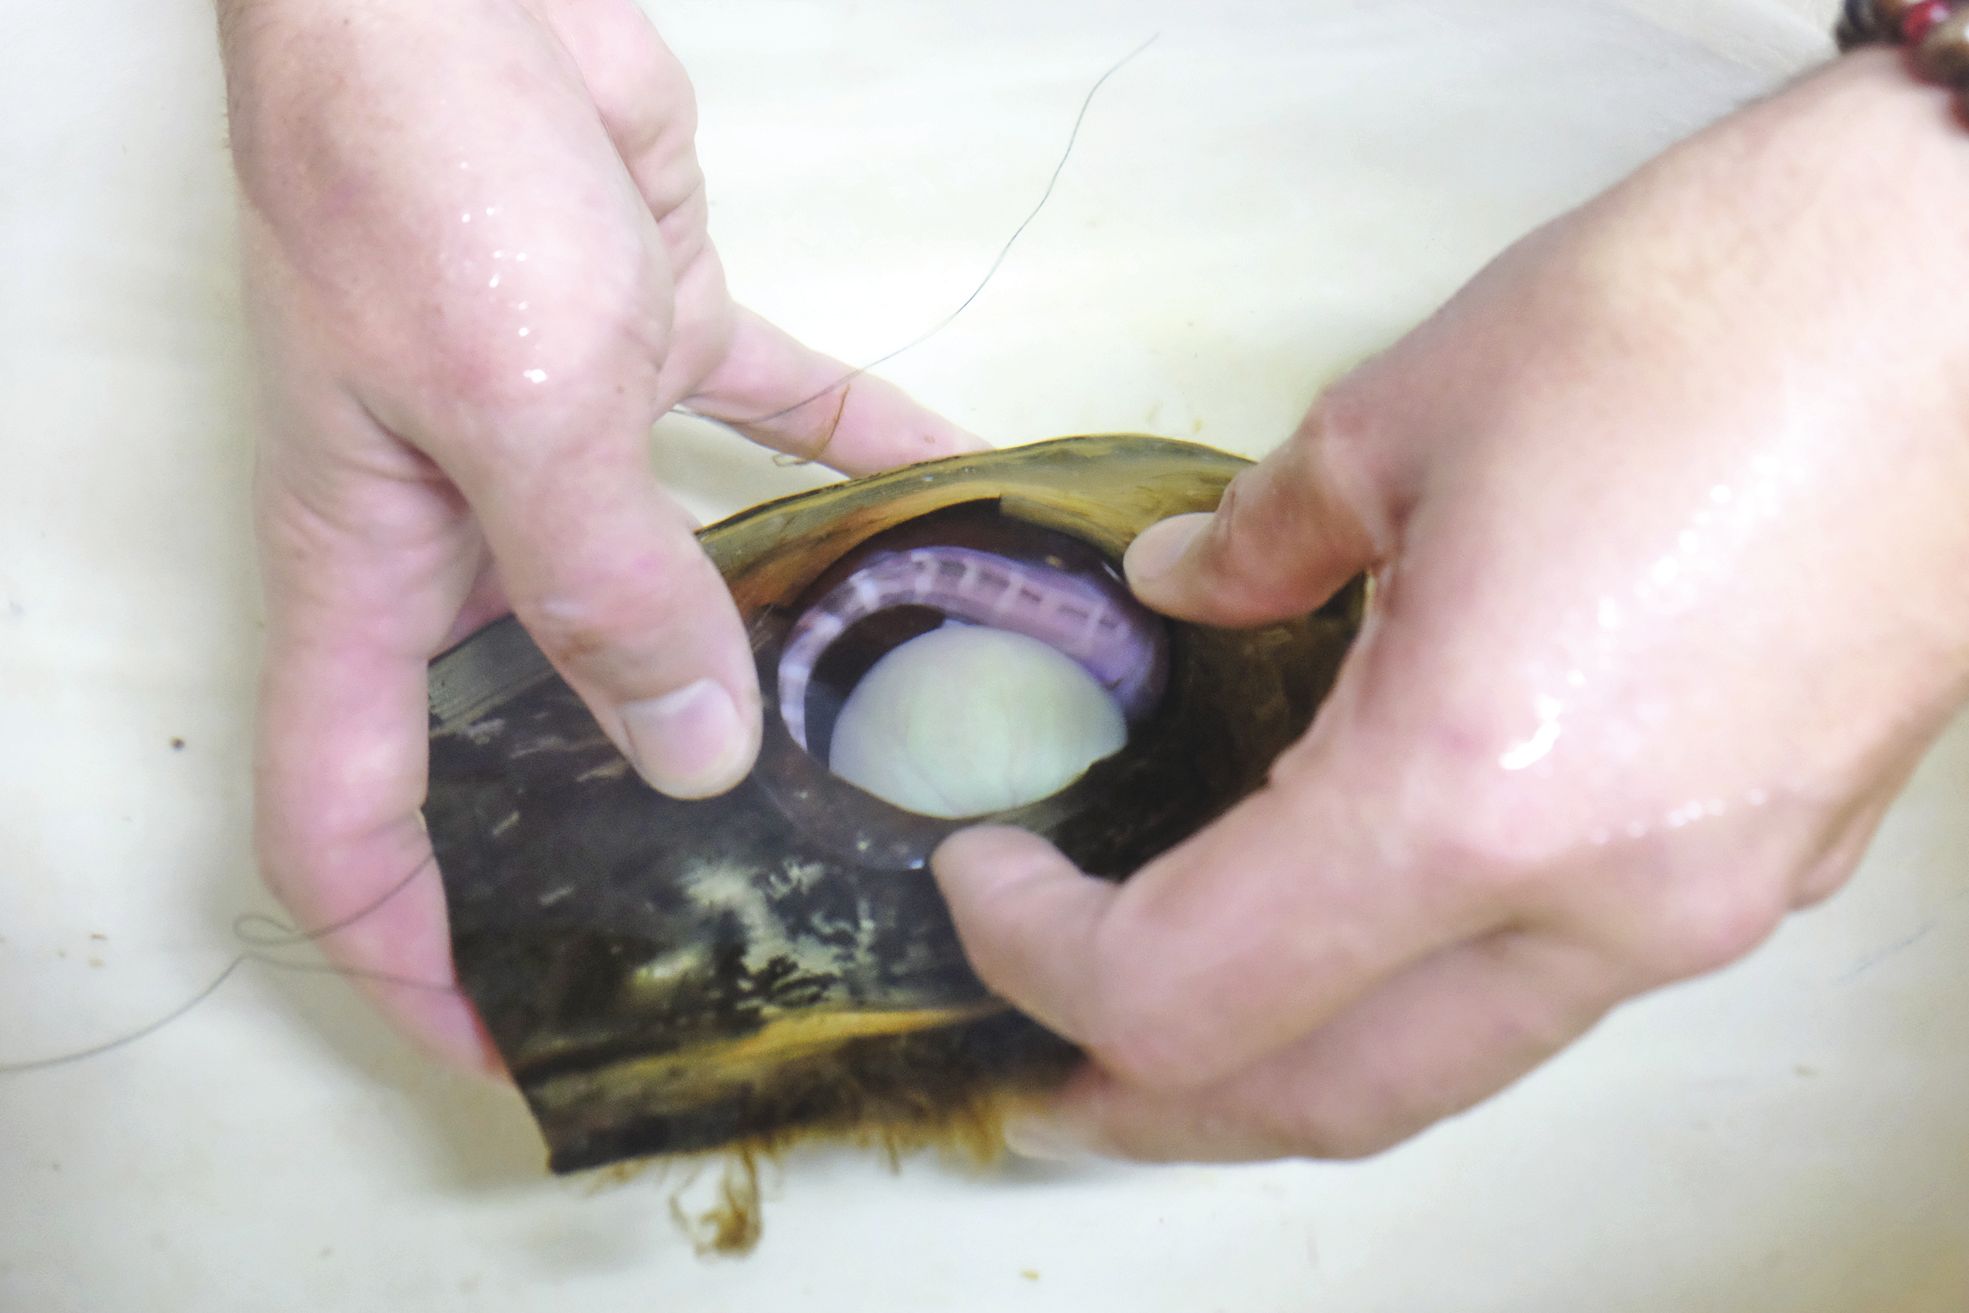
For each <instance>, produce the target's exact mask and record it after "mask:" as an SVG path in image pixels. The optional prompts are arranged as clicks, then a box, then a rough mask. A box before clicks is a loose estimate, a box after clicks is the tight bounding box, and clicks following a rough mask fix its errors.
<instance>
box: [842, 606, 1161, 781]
mask: <svg viewBox="0 0 1969 1313" xmlns="http://www.w3.org/2000/svg"><path fill="white" fill-rule="evenodd" d="M1127 736H1128V730H1127V726H1126V724H1125V722H1124V721H1123V720H1122V715H1121V709H1120V708H1119V707H1118V706H1117V705H1116V704H1115V701H1114V699H1113V698H1112V697H1110V696H1109V695H1108V692H1107V690H1106V689H1104V688H1102V687H1101V685H1100V684H1099V683H1098V682H1097V681H1096V680H1095V679H1094V677H1093V676H1092V675H1090V674H1088V673H1087V672H1086V671H1085V670H1084V669H1082V668H1081V667H1080V665H1079V664H1078V663H1077V662H1075V661H1074V660H1073V659H1072V658H1071V657H1066V656H1062V655H1061V654H1060V653H1058V652H1056V651H1054V650H1053V649H1052V648H1050V647H1048V646H1047V645H1046V644H1044V643H1042V642H1040V641H1039V640H1037V639H1033V638H1027V637H1026V636H1025V635H1023V634H1015V633H1012V632H1010V631H1009V630H1003V629H990V628H985V627H982V626H973V625H946V626H944V627H943V628H942V629H937V630H933V631H931V632H930V633H927V634H923V635H921V636H920V637H917V638H913V639H911V640H910V641H909V642H907V643H904V644H902V645H901V646H899V647H897V648H896V649H895V650H894V651H892V652H890V653H888V654H887V655H886V656H884V657H883V658H882V659H881V660H880V661H877V662H876V663H875V665H874V666H873V667H871V668H870V670H869V671H868V673H867V674H866V675H864V676H863V677H862V679H861V682H859V683H858V684H856V685H855V688H854V691H853V692H852V693H850V694H849V695H848V700H847V702H846V704H845V705H844V706H843V707H842V708H841V714H840V718H839V719H838V720H836V721H835V724H834V740H833V745H832V747H831V748H830V750H829V754H828V766H829V768H830V769H831V770H833V772H834V773H835V774H836V775H839V776H840V777H841V778H842V779H844V780H847V781H848V782H849V783H850V784H853V785H855V786H856V787H858V788H861V789H865V790H866V791H868V792H869V793H872V794H874V795H875V796H876V797H878V798H881V799H882V800H883V801H885V802H889V803H892V804H894V805H895V806H897V807H901V808H903V809H904V810H906V811H913V812H918V813H920V814H922V815H925V816H942V817H958V816H977V815H982V814H983V813H986V812H994V811H1003V810H1005V809H1007V808H1011V807H1020V806H1023V805H1025V804H1026V803H1029V802H1037V801H1038V800H1039V799H1041V798H1045V797H1048V796H1050V795H1052V794H1055V793H1058V792H1059V791H1060V790H1061V789H1063V788H1065V787H1066V786H1067V785H1069V784H1071V783H1073V781H1075V780H1076V779H1079V778H1080V776H1081V775H1082V774H1083V773H1085V771H1086V770H1087V768H1088V767H1089V766H1091V765H1093V764H1094V763H1095V762H1097V761H1099V760H1100V759H1101V758H1103V757H1105V756H1108V755H1109V754H1110V753H1113V752H1115V751H1117V750H1118V749H1119V748H1120V747H1121V745H1122V744H1123V743H1124V742H1125V741H1126V739H1127Z"/></svg>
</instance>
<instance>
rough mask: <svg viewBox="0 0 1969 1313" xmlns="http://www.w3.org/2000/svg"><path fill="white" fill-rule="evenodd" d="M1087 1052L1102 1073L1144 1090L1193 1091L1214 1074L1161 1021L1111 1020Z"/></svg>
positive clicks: (1176, 1034) (1143, 1019)
mask: <svg viewBox="0 0 1969 1313" xmlns="http://www.w3.org/2000/svg"><path fill="white" fill-rule="evenodd" d="M1087 1048H1088V1052H1089V1053H1090V1054H1091V1055H1092V1056H1093V1058H1094V1060H1095V1061H1096V1062H1097V1063H1099V1064H1100V1066H1101V1067H1102V1069H1104V1070H1106V1071H1107V1072H1109V1073H1111V1074H1112V1075H1114V1076H1116V1077H1119V1078H1120V1079H1121V1080H1122V1081H1124V1082H1126V1083H1127V1084H1129V1085H1133V1086H1137V1087H1139V1088H1142V1089H1148V1090H1182V1089H1193V1088H1195V1087H1197V1086H1199V1085H1202V1084H1205V1083H1207V1082H1208V1079H1209V1076H1210V1074H1211V1073H1210V1072H1209V1071H1208V1070H1207V1069H1206V1067H1205V1065H1204V1063H1203V1062H1202V1061H1201V1060H1200V1057H1199V1055H1198V1054H1197V1053H1196V1052H1195V1050H1194V1048H1193V1047H1192V1045H1191V1044H1190V1043H1189V1042H1188V1041H1187V1040H1186V1039H1185V1038H1184V1037H1183V1036H1182V1035H1181V1034H1180V1033H1179V1032H1177V1031H1176V1030H1174V1029H1173V1028H1172V1027H1170V1026H1168V1025H1166V1024H1163V1023H1162V1021H1161V1020H1160V1019H1159V1018H1124V1019H1121V1020H1118V1021H1116V1020H1110V1021H1108V1022H1107V1023H1105V1024H1104V1025H1103V1026H1102V1027H1101V1028H1100V1029H1098V1030H1097V1031H1096V1032H1095V1033H1094V1035H1093V1037H1092V1038H1091V1039H1090V1040H1089V1041H1088V1045H1087Z"/></svg>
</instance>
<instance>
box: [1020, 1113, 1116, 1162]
mask: <svg viewBox="0 0 1969 1313" xmlns="http://www.w3.org/2000/svg"><path fill="white" fill-rule="evenodd" d="M1005 1147H1006V1148H1008V1149H1010V1150H1011V1151H1012V1152H1013V1153H1015V1154H1017V1155H1019V1157H1021V1158H1035V1159H1038V1160H1039V1161H1041V1162H1049V1163H1078V1162H1088V1161H1091V1160H1092V1159H1093V1158H1094V1156H1095V1155H1094V1152H1093V1151H1092V1150H1091V1149H1089V1148H1088V1147H1087V1144H1086V1142H1085V1141H1084V1140H1082V1139H1081V1138H1080V1137H1079V1136H1078V1135H1076V1134H1075V1133H1074V1132H1073V1129H1072V1128H1071V1127H1068V1126H1064V1125H1062V1124H1061V1123H1060V1122H1058V1121H1055V1120H1054V1119H1052V1118H1050V1117H1036V1116H1031V1115H1025V1116H1017V1117H1013V1118H1011V1119H1010V1120H1009V1121H1007V1122H1006V1123H1005Z"/></svg>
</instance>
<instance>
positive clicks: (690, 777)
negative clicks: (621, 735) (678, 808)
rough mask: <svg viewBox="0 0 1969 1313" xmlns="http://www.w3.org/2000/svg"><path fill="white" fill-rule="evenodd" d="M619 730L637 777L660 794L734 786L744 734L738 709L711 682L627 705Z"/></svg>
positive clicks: (706, 792) (701, 793) (689, 794)
mask: <svg viewBox="0 0 1969 1313" xmlns="http://www.w3.org/2000/svg"><path fill="white" fill-rule="evenodd" d="M622 727H623V729H624V730H625V731H626V732H627V733H628V736H629V755H630V759H631V760H632V761H633V762H634V763H635V766H636V772H637V774H639V775H641V776H642V777H643V779H645V780H646V781H648V782H649V785H650V787H651V788H653V789H656V790H658V791H659V792H662V793H667V794H669V795H670V796H671V797H673V798H706V797H710V796H711V795H712V794H715V793H722V792H724V791H725V790H726V789H728V788H730V787H731V786H732V785H734V784H736V783H738V779H739V776H740V774H741V772H742V768H743V766H744V762H745V754H746V748H747V738H748V736H747V735H746V732H745V726H744V723H743V722H742V721H740V720H739V716H738V705H737V704H736V703H735V702H733V701H732V695H731V694H730V693H727V692H726V691H725V687H724V685H722V684H720V683H719V682H718V681H717V680H715V679H700V680H698V681H697V682H696V683H693V684H686V685H684V686H683V687H682V688H680V689H678V690H677V691H676V692H674V693H665V694H664V695H663V696H662V697H656V698H648V699H646V700H644V701H642V702H631V703H629V704H628V705H627V706H625V707H623V708H622Z"/></svg>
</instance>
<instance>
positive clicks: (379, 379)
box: [221, 0, 977, 1062]
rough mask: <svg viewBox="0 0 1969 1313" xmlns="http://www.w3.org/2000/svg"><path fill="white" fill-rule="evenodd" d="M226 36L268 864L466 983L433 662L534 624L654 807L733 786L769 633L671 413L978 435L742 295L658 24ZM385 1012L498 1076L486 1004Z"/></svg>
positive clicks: (232, 15) (385, 952)
mask: <svg viewBox="0 0 1969 1313" xmlns="http://www.w3.org/2000/svg"><path fill="white" fill-rule="evenodd" d="M221 29H222V36H223V44H224V49H225V55H226V63H227V73H228V83H229V91H230V96H229V101H230V108H231V121H232V141H233V150H234V154H235V158H236V161H237V165H238V170H239V175H240V180H241V184H242V190H243V194H244V198H245V204H244V207H243V208H244V217H243V230H244V240H245V245H246V252H247V264H248V284H249V291H250V294H251V300H252V302H253V307H254V311H255V319H256V328H257V330H258V335H259V340H260V343H261V346H262V349H263V352H264V355H265V372H266V376H267V379H268V381H269V391H270V393H271V401H272V424H271V427H270V430H269V432H268V435H267V439H266V441H265V443H264V444H263V448H262V452H261V458H260V470H259V484H258V503H259V527H260V538H261V543H262V548H263V568H264V573H265V585H266V596H267V626H266V628H267V636H266V653H265V676H264V686H263V694H262V703H261V718H260V727H261V728H260V748H259V764H258V772H259V775H258V830H259V844H260V850H261V857H262V860H263V863H264V867H265V870H266V872H267V874H268V877H269V880H270V881H271V883H272V884H273V886H274V888H275V890H276V891H277V892H278V893H279V894H280V896H281V897H282V899H283V900H284V901H285V902H287V904H288V905H289V906H290V907H291V908H292V909H293V910H294V912H295V913H296V914H297V916H298V917H299V918H300V919H301V921H302V923H303V925H305V926H326V925H332V924H335V923H337V922H340V921H342V920H344V919H346V918H349V917H351V916H354V915H355V914H356V913H358V912H362V913H363V915H361V916H359V917H357V918H356V919H355V920H354V921H353V923H352V924H349V925H348V926H347V927H346V928H343V929H339V930H337V931H335V932H334V933H333V934H331V935H328V936H326V937H325V938H324V940H323V947H324V948H326V949H327V950H328V951H329V952H330V954H331V955H332V956H333V957H334V958H335V959H336V960H337V961H338V962H340V963H341V964H343V965H345V966H349V967H355V968H361V969H365V970H368V971H372V972H381V973H385V974H388V975H392V976H398V977H408V978H411V979H414V980H426V981H430V982H447V981H450V980H451V979H452V975H451V966H450V949H449V943H448V938H447V935H446V931H445V919H444V903H443V893H442V889H441V887H440V884H439V882H438V880H437V879H436V878H435V875H434V872H433V870H432V868H431V849H430V843H429V841H428V839H427V838H426V836H425V833H424V830H423V827H422V825H421V823H420V820H419V808H420V806H421V805H422V802H423V799H424V793H425V783H426V770H427V763H426V749H425V736H426V723H427V722H426V709H425V683H424V670H425V663H426V662H427V660H428V659H429V658H430V657H431V656H433V655H434V654H436V653H437V652H438V651H440V650H442V649H443V648H444V647H446V646H447V645H448V644H449V643H451V642H452V641H455V640H456V639H457V638H459V637H462V636H463V635H464V634H465V633H467V632H469V631H470V630H471V629H473V628H475V627H477V626H478V625H479V624H481V623H483V622H484V621H486V620H488V619H490V618H492V617H494V616H496V615H498V614H500V613H501V612H502V611H503V610H504V609H506V606H507V604H508V599H510V605H511V607H512V609H513V610H514V611H515V612H516V613H517V614H518V616H519V618H520V619H521V621H522V622H523V623H524V624H525V625H526V627H527V629H528V630H529V631H530V632H531V634H532V635H533V637H534V639H535V641H536V642H537V643H539V645H540V647H541V648H542V650H543V651H544V652H545V653H546V654H547V655H548V657H550V658H551V659H552V660H553V662H554V664H555V666H556V667H557V668H558V669H559V670H560V671H561V673H562V674H563V675H565V676H566V678H567V679H568V681H569V683H571V684H572V685H573V686H574V688H575V689H576V690H578V691H579V692H580V694H581V695H582V697H583V698H584V699H585V701H586V702H587V704H588V705H589V707H590V708H591V709H592V710H593V711H594V713H595V715H596V718H597V720H598V721H599V722H600V724H601V727H602V729H603V730H604V732H606V733H607V734H608V735H609V736H610V738H612V739H613V740H614V741H615V743H616V744H617V746H619V747H620V748H621V749H622V750H623V751H624V752H625V753H626V754H628V756H629V757H630V759H631V760H632V761H634V762H635V763H636V765H637V768H638V769H639V770H640V771H641V772H642V774H643V775H644V777H645V778H646V779H648V780H649V782H650V783H651V784H653V785H654V786H656V787H657V788H660V789H662V790H664V791H665V792H668V793H673V794H676V795H679V796H698V795H704V794H711V793H716V792H719V791H721V790H723V789H725V788H727V787H729V786H730V785H731V784H733V783H735V782H736V781H737V780H738V779H740V778H742V777H743V776H744V774H745V772H746V771H747V770H748V769H749V768H750V765H751V761H752V758H753V756H754V754H755V753H756V751H757V747H758V741H759V695H758V689H757V687H756V682H755V674H754V669H753V663H752V658H751V654H750V650H749V647H748V645H747V641H746V637H745V635H744V633H743V632H742V631H741V628H740V625H739V622H738V618H737V614H736V611H735V609H734V607H733V604H732V601H731V598H730V596H729V595H728V593H727V592H726V590H725V588H724V585H723V583H722V581H721V580H720V578H719V577H718V574H717V572H716V570H715V569H714V568H713V567H712V566H711V564H710V563H709V561H708V560H707V559H706V557H705V556H704V554H703V553H702V552H701V551H700V550H699V549H698V547H697V544H696V541H695V539H694V538H693V537H692V524H691V521H690V518H689V517H688V516H687V515H686V514H685V513H684V511H683V510H681V509H680V508H679V507H678V506H677V505H676V504H675V503H674V502H672V501H671V500H670V498H669V497H667V496H666V495H665V494H664V493H663V491H662V490H661V489H660V488H659V487H658V486H657V485H656V483H655V481H654V479H653V477H652V475H651V473H650V470H649V466H648V460H647V454H648V453H647V448H646V445H645V444H646V442H647V440H648V433H649V428H650V425H651V424H652V422H653V421H655V420H656V419H657V418H658V417H659V416H661V415H663V414H664V413H665V412H666V411H668V410H669V409H671V408H672V407H673V406H677V405H679V404H684V403H688V404H689V405H690V406H691V407H692V408H693V409H695V410H696V411H698V412H700V413H702V414H705V415H707V416H710V417H712V418H722V419H725V420H727V421H731V422H733V423H734V424H735V426H736V427H738V428H739V429H740V430H741V431H742V432H744V433H745V434H746V435H747V436H749V437H751V438H753V439H755V440H756V441H759V442H762V443H765V444H767V445H769V446H772V447H776V448H778V449H780V450H782V451H786V452H790V453H794V454H796V455H801V456H812V457H816V458H818V459H821V460H823V461H825V462H826V463H827V464H829V465H831V466H833V467H835V468H836V469H840V470H843V471H848V472H862V471H868V470H874V469H879V468H883V467H886V466H891V465H896V464H901V463H905V462H908V461H913V460H919V459H925V458H930V457H936V456H942V455H947V454H950V453H952V452H955V451H959V450H966V449H970V448H972V447H974V446H976V445H977V444H976V443H975V442H974V441H973V440H972V439H970V438H969V437H968V436H967V435H965V434H964V433H962V432H960V431H959V430H957V429H955V428H954V427H952V426H951V425H950V424H948V423H946V422H945V421H943V420H940V419H938V418H937V417H936V416H934V415H932V414H930V413H928V412H927V411H924V410H923V409H921V408H920V407H918V406H916V405H915V404H914V403H912V402H910V401H909V400H908V399H907V398H905V397H904V396H903V395H902V394H901V393H899V392H897V391H896V390H895V389H893V388H890V387H888V386H886V385H884V384H881V383H878V382H875V381H873V380H869V379H858V380H856V381H855V382H854V383H853V384H852V385H844V386H842V387H839V388H833V389H830V385H831V384H833V383H834V382H835V381H836V380H837V379H839V378H840V377H841V376H842V375H843V374H844V373H845V372H846V371H845V369H844V367H843V366H842V365H840V364H839V363H838V362H836V361H832V360H829V359H827V358H825V357H823V356H820V355H817V354H815V353H813V352H811V351H809V350H807V349H806V348H804V347H802V346H800V345H799V344H798V343H796V342H794V341H793V340H792V339H791V338H789V337H787V336H786V335H785V334H784V333H782V332H780V331H779V330H778V329H776V328H774V327H772V326H771V325H769V324H767V323H765V322H764V321H762V320H760V319H759V318H758V317H756V316H754V315H752V314H750V313H748V312H746V311H745V310H743V309H741V308H739V307H737V306H735V305H734V304H733V302H732V299H731V296H730V294H729V293H728V292H727V290H726V286H725V281H724V275H723V271H722V270H721V268H720V266H719V263H718V258H717V255H716V253H715V252H714V251H713V249H712V247H711V244H710V240H709V238H708V236H707V233H706V228H705V215H706V202H705V192H704V180H703V177H702V174H701V173H700V171H699V168H698V163H697V159H696V156H695V154H694V151H693V145H692V137H693V133H694V131H695V104H694V99H693V95H692V91H691V87H690V84H689V82H688V80H687V79H686V77H685V75H684V71H683V69H682V68H681V67H680V66H679V65H678V63H677V61H676V60H675V58H674V57H673V56H672V55H671V53H670V52H669V51H668V50H667V49H666V48H665V47H664V45H663V44H662V42H661V41H660V40H659V39H658V37H657V35H656V33H655V32H654V31H653V30H652V29H651V28H650V26H649V25H648V23H647V22H646V21H645V20H644V18H643V16H642V15H641V13H640V12H639V11H637V10H636V8H635V7H634V6H633V4H631V3H629V0H415V2H414V3H413V2H412V0H368V2H365V3H357V2H355V0H350V2H348V3H339V4H311V3H302V2H301V0H231V2H230V3H222V5H221ZM823 392H824V393H825V395H824V396H822V397H820V398H819V399H817V400H814V401H812V402H811V403H810V404H807V405H804V406H798V407H796V408H794V409H792V410H791V411H790V413H788V414H786V415H784V416H783V417H779V418H774V419H769V420H761V421H760V422H757V423H747V422H746V421H748V420H751V419H753V418H754V417H758V416H763V415H770V414H772V413H773V412H776V411H779V410H781V409H782V408H784V407H788V406H793V405H794V403H796V402H799V401H801V400H803V399H805V398H807V397H809V396H811V395H813V394H815V393H823ZM419 872H421V873H422V875H421V877H420V876H418V875H416V873H419ZM400 883H401V884H402V885H403V887H402V888H401V889H400V890H399V891H397V892H394V893H392V892H391V890H392V889H393V888H395V887H396V886H397V885H398V884H400ZM386 895H387V897H385V896H386ZM379 899H383V900H384V901H383V902H382V903H381V904H380V905H377V906H375V910H373V911H365V909H368V908H370V907H371V906H372V905H373V904H377V900H379ZM374 987H375V989H376V991H377V993H378V995H379V998H380V1001H382V1002H383V1004H384V1005H385V1007H386V1008H387V1009H388V1010H389V1011H390V1012H392V1013H393V1014H394V1015H395V1016H396V1017H397V1018H398V1019H399V1020H400V1021H402V1022H404V1023H405V1024H406V1025H408V1026H409V1027H410V1028H411V1029H412V1030H413V1031H414V1032H416V1033H417V1034H419V1035H420V1036H421V1037H422V1038H424V1039H425V1040H427V1041H428V1042H430V1043H432V1044H434V1045H436V1046H437V1047H438V1048H440V1049H441V1050H443V1051H445V1052H447V1053H449V1054H452V1055H454V1056H461V1057H464V1058H466V1059H467V1060H470V1061H483V1062H491V1061H492V1059H491V1058H490V1056H489V1054H488V1053H487V1050H486V1048H485V1045H484V1041H483V1039H482V1037H481V1034H480V1032H479V1029H478V1026H477V1023H476V1020H475V1019H474V1017H473V1015H472V1013H471V1010H470V1008H469V1007H468V1005H467V1004H466V1003H465V1002H464V1001H463V1000H462V999H461V998H459V997H457V996H456V995H453V994H450V993H446V992H443V991H418V990H414V989H403V988H397V987H392V986H390V985H388V984H386V983H381V982H376V983H375V986H374Z"/></svg>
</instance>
